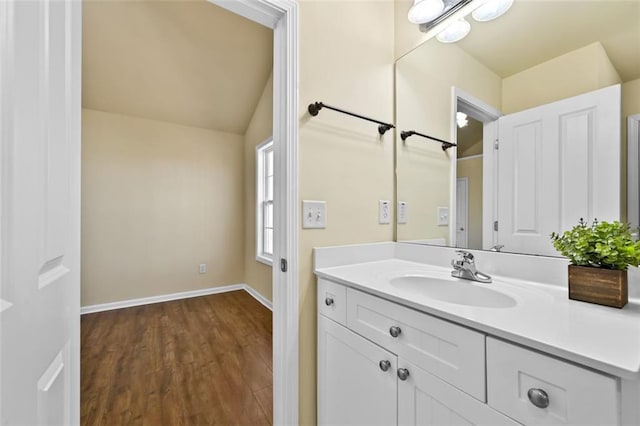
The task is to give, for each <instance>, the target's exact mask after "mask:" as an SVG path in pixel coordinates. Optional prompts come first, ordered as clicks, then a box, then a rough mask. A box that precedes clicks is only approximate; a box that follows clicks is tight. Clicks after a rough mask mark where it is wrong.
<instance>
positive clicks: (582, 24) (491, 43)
mask: <svg viewBox="0 0 640 426" xmlns="http://www.w3.org/2000/svg"><path fill="white" fill-rule="evenodd" d="M467 20H468V21H469V22H470V23H471V33H470V34H469V35H468V36H467V37H466V38H465V39H463V40H462V41H460V42H458V43H457V45H458V46H459V47H461V48H462V49H464V50H465V51H466V52H467V53H469V54H470V55H472V56H473V57H475V58H476V59H477V60H479V61H480V62H482V63H483V64H484V65H486V66H487V67H488V68H489V69H491V70H493V71H494V72H495V73H496V74H498V75H499V76H500V77H503V78H504V77H508V76H510V75H512V74H515V73H517V72H520V71H523V70H525V69H528V68H531V67H532V66H534V65H537V64H539V63H542V62H545V61H547V60H549V59H552V58H555V57H557V56H560V55H563V54H565V53H568V52H570V51H572V50H576V49H578V48H580V47H584V46H587V45H589V44H591V43H593V42H596V41H600V42H601V43H602V45H603V47H604V48H605V50H606V52H607V54H608V56H609V59H610V60H611V62H612V63H613V65H614V67H615V68H616V69H617V70H618V73H619V74H620V77H621V79H622V81H630V80H634V79H637V78H640V0H623V1H619V0H563V1H561V0H516V1H515V3H514V4H513V6H512V7H511V9H510V10H509V11H508V12H507V13H506V14H505V15H503V16H502V17H500V18H498V19H496V20H494V21H490V22H485V23H481V22H476V21H474V20H473V19H472V18H471V17H468V18H467Z"/></svg>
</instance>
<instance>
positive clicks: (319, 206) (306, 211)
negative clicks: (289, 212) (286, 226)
mask: <svg viewBox="0 0 640 426" xmlns="http://www.w3.org/2000/svg"><path fill="white" fill-rule="evenodd" d="M326 227H327V202H326V201H309V200H304V201H302V228H304V229H325V228H326Z"/></svg>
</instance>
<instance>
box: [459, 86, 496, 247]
mask: <svg viewBox="0 0 640 426" xmlns="http://www.w3.org/2000/svg"><path fill="white" fill-rule="evenodd" d="M451 104H452V106H453V108H452V119H451V123H452V129H451V135H452V137H451V139H452V140H453V141H454V143H456V144H457V145H458V146H457V147H456V150H455V152H456V154H455V155H454V156H452V158H451V169H452V170H451V174H452V176H451V181H452V191H451V192H452V194H451V207H450V212H451V213H450V219H451V221H452V222H451V223H453V224H456V226H455V227H450V239H451V242H452V246H454V247H460V248H462V247H463V245H464V248H468V249H474V250H482V249H485V250H486V249H488V248H490V247H491V246H493V245H494V244H495V243H493V230H492V229H491V228H488V227H487V225H486V223H487V220H485V219H486V218H487V217H492V216H493V212H494V202H495V201H496V200H495V199H494V197H493V194H492V192H493V191H487V190H486V184H487V182H494V180H493V178H492V176H493V173H494V170H493V167H494V163H493V162H494V159H493V155H485V154H487V153H488V154H491V153H492V151H493V149H494V141H495V139H496V137H497V123H496V120H497V119H498V118H499V117H500V116H502V113H501V112H500V111H499V110H497V109H495V108H493V107H492V106H490V105H488V104H487V103H485V102H483V101H482V100H480V99H478V98H476V97H474V96H472V95H470V94H468V93H466V92H465V91H463V90H461V89H460V88H457V87H453V88H452V102H451ZM461 178H467V179H466V181H467V188H466V193H464V194H460V196H461V197H464V198H466V200H467V203H466V205H467V208H466V216H467V218H466V221H465V219H464V218H461V219H458V213H457V209H458V203H462V202H464V200H458V184H457V182H458V180H459V179H461ZM459 221H461V223H460V224H458V222H459ZM458 225H459V226H458ZM460 228H464V231H461V230H460ZM460 239H462V240H460Z"/></svg>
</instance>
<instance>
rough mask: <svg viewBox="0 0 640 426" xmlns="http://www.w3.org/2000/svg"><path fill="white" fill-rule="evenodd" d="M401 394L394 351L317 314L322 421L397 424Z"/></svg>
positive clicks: (319, 394)
mask: <svg viewBox="0 0 640 426" xmlns="http://www.w3.org/2000/svg"><path fill="white" fill-rule="evenodd" d="M381 361H383V362H385V361H386V362H388V365H386V366H384V367H385V369H386V371H383V369H382V368H381V366H380V362H381ZM396 397H397V379H396V357H395V355H393V354H391V353H390V352H387V351H385V350H384V349H382V348H381V347H379V346H377V345H376V344H374V343H371V342H370V341H368V340H366V339H364V338H362V337H360V336H358V335H357V334H355V333H354V332H352V331H350V330H348V329H346V328H345V327H343V326H341V325H339V324H337V323H335V322H333V321H332V320H330V319H328V318H326V317H324V316H322V315H320V316H318V424H319V425H384V426H388V425H394V424H396V420H397V410H396V409H397V401H396Z"/></svg>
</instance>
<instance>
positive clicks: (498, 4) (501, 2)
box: [471, 0, 513, 22]
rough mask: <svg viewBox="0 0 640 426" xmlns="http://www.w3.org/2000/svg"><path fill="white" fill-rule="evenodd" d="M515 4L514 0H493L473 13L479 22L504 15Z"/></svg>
mask: <svg viewBox="0 0 640 426" xmlns="http://www.w3.org/2000/svg"><path fill="white" fill-rule="evenodd" d="M512 4H513V0H491V1H489V2H487V3H485V4H483V5H482V6H480V7H479V8H477V9H476V10H474V11H473V12H472V13H471V16H473V19H475V20H476V21H478V22H486V21H491V20H492V19H496V18H497V17H499V16H502V15H503V14H504V13H505V12H506V11H507V10H509V8H510V7H511V5H512Z"/></svg>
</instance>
